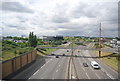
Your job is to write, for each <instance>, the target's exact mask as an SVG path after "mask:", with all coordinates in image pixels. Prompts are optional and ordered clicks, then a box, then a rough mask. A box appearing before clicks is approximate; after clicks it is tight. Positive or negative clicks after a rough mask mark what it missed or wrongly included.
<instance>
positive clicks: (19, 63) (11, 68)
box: [2, 50, 37, 78]
mask: <svg viewBox="0 0 120 81" xmlns="http://www.w3.org/2000/svg"><path fill="white" fill-rule="evenodd" d="M36 54H37V51H36V50H34V51H31V52H29V53H25V54H22V55H21V56H18V57H15V58H12V59H10V60H7V61H3V62H2V78H5V77H7V76H8V75H10V74H12V73H14V72H16V71H17V70H19V69H20V68H22V67H24V66H25V65H27V64H29V63H31V62H32V61H34V60H35V59H36Z"/></svg>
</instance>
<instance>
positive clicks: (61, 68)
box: [12, 44, 118, 80]
mask: <svg viewBox="0 0 120 81" xmlns="http://www.w3.org/2000/svg"><path fill="white" fill-rule="evenodd" d="M89 46H91V44H90V45H88V47H89ZM67 50H68V49H58V50H57V51H55V52H54V53H55V54H56V55H61V56H59V58H56V56H45V57H42V58H41V57H39V56H38V57H37V60H36V62H35V63H34V64H32V65H31V66H30V67H28V68H27V69H25V70H23V71H21V72H20V73H19V74H17V75H15V76H14V77H13V78H12V79H53V80H54V79H68V71H71V72H70V74H69V76H71V75H73V76H74V77H76V76H78V79H118V73H117V72H116V71H114V70H113V69H111V68H110V67H109V66H107V65H106V64H104V63H103V62H101V61H100V60H99V59H98V58H86V57H85V56H88V57H90V56H93V54H92V52H91V51H88V50H80V49H76V50H74V52H73V55H77V56H78V57H72V58H73V61H74V65H71V68H70V70H68V67H69V65H68V64H69V60H70V58H71V57H66V56H62V55H63V53H64V54H65V55H71V54H72V51H71V49H69V52H67ZM78 50H79V51H80V52H78ZM93 60H95V61H97V62H98V63H99V65H100V67H101V68H100V69H98V70H96V69H93V68H92V66H91V65H90V62H91V61H93ZM83 63H87V64H88V67H84V66H83ZM74 66H75V67H74ZM75 72H76V74H75Z"/></svg>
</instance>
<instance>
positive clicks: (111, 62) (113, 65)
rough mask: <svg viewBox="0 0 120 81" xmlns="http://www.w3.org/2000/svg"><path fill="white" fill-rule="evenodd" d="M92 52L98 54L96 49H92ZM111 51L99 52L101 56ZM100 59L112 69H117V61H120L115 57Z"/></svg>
mask: <svg viewBox="0 0 120 81" xmlns="http://www.w3.org/2000/svg"><path fill="white" fill-rule="evenodd" d="M93 53H94V54H95V55H96V56H98V55H99V53H98V51H93ZM109 54H111V53H109V52H101V56H105V55H109ZM100 60H101V61H103V62H104V63H106V64H107V65H109V66H110V67H111V68H113V69H114V70H116V71H118V62H119V63H120V60H118V59H117V58H116V57H109V58H108V57H104V58H100Z"/></svg>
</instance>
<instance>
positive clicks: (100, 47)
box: [99, 23, 101, 57]
mask: <svg viewBox="0 0 120 81" xmlns="http://www.w3.org/2000/svg"><path fill="white" fill-rule="evenodd" d="M99 31H100V36H99V49H100V50H99V57H101V23H100V28H99Z"/></svg>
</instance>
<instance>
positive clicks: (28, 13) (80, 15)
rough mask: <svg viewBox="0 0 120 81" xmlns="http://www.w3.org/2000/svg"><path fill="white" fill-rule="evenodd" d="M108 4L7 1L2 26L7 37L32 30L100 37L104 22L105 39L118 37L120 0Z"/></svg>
mask: <svg viewBox="0 0 120 81" xmlns="http://www.w3.org/2000/svg"><path fill="white" fill-rule="evenodd" d="M20 1H21V0H20ZM105 1H106V2H105ZM105 1H102V0H98V1H95V0H93V2H88V0H84V1H82V0H69V1H65V0H53V1H52V2H51V1H50V0H47V2H46V1H43V0H35V1H33V0H26V1H24V0H23V1H21V2H4V3H3V8H2V10H3V12H2V13H3V14H4V15H2V16H0V18H2V19H0V25H1V24H2V25H3V27H4V30H3V33H4V35H5V36H6V35H23V34H25V35H28V33H29V32H31V31H34V32H35V33H36V34H37V35H38V36H41V35H82V36H99V27H100V22H102V35H103V36H117V35H118V33H117V31H118V30H117V29H118V26H117V20H118V19H117V18H118V16H117V11H118V9H117V1H115V0H111V1H110V2H109V1H107V0H105ZM4 11H7V12H8V13H6V12H4ZM16 12H17V13H16ZM18 12H19V13H18ZM33 12H34V13H33ZM21 13H22V14H21ZM1 20H2V21H1ZM7 29H9V30H10V31H7ZM16 33H17V34H16Z"/></svg>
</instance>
